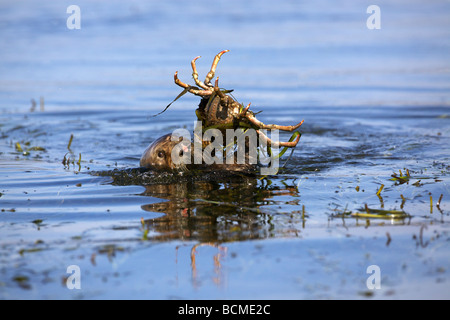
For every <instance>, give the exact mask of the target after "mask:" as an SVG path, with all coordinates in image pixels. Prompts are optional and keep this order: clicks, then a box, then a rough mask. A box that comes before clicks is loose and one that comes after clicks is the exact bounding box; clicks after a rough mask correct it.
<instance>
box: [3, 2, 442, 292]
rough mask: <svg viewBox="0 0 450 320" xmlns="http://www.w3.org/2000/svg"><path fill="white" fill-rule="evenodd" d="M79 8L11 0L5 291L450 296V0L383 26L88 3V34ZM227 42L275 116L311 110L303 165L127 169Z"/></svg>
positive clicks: (300, 7)
mask: <svg viewBox="0 0 450 320" xmlns="http://www.w3.org/2000/svg"><path fill="white" fill-rule="evenodd" d="M70 4H71V3H66V2H64V1H62V2H48V3H35V2H31V1H22V2H15V3H2V4H0V7H1V10H0V29H1V32H0V39H1V40H2V43H3V44H4V45H3V46H2V48H1V49H0V58H1V61H2V63H1V64H0V101H1V103H0V177H1V183H0V209H1V212H0V297H1V298H2V299H21V298H25V299H28V298H38V299H44V298H62V299H72V298H75V299H80V298H81V299H92V298H121V299H123V298H151V299H177V298H182V299H188V298H194V299H203V298H207V299H211V298H213V299H214V298H218V299H224V298H230V299H249V298H250V299H251V298H255V299H273V298H275V299H308V298H362V299H364V298H378V299H384V298H405V297H406V298H445V299H448V298H449V292H450V291H449V290H448V282H449V281H450V277H449V258H448V257H449V254H450V250H449V249H450V248H449V240H450V235H449V231H450V228H449V222H448V216H449V199H450V192H449V191H450V190H449V188H450V187H449V182H450V180H449V170H450V167H449V147H448V146H449V145H450V122H449V117H450V108H449V105H450V95H449V92H450V64H449V62H448V61H450V59H449V58H450V25H449V24H450V20H448V14H449V13H450V5H449V3H448V2H445V1H434V2H432V3H427V4H425V3H421V2H419V1H413V2H411V1H397V2H395V4H392V3H388V2H380V3H378V5H379V6H380V8H381V13H382V15H381V19H382V20H381V29H380V30H368V29H367V27H366V19H367V18H368V16H369V14H367V13H366V9H367V6H368V4H367V3H365V2H363V1H360V2H354V1H348V2H347V1H340V2H339V4H336V3H335V2H332V1H329V2H328V1H327V2H324V3H321V4H318V3H315V2H311V3H309V4H305V3H301V2H294V1H278V2H276V3H274V2H269V1H258V2H256V1H254V2H252V1H250V2H245V3H242V2H240V1H227V2H225V1H217V2H212V3H211V2H208V3H206V2H197V3H191V2H189V3H187V2H173V1H171V2H168V1H164V2H162V1H155V2H153V1H148V2H145V3H143V2H137V1H136V2H135V1H132V2H126V3H125V2H119V1H108V2H102V1H89V2H87V1H86V2H85V1H78V6H79V7H80V9H81V29H79V30H69V29H68V28H67V26H66V20H67V18H68V16H69V14H67V13H66V9H67V7H68V6H69V5H70ZM223 49H230V52H229V53H227V54H225V55H224V56H223V57H222V59H221V61H220V63H219V66H218V68H217V75H219V76H220V83H221V86H223V87H224V88H227V89H234V92H233V95H234V96H235V97H236V98H237V99H238V101H240V102H241V101H242V102H243V103H245V104H246V103H248V102H251V103H252V107H251V108H252V110H254V111H260V110H261V111H263V112H262V113H260V114H258V119H260V120H262V121H263V122H266V123H279V124H295V123H297V122H299V121H300V120H302V119H304V120H305V123H304V125H303V126H302V127H301V128H300V131H301V133H302V138H301V140H300V143H299V145H298V146H297V148H296V149H295V151H294V153H293V154H292V157H291V158H290V160H289V161H288V162H287V163H286V166H285V168H283V170H281V172H280V173H279V174H278V175H277V176H273V177H268V178H267V179H264V180H260V179H258V178H245V179H244V178H243V179H238V180H236V179H226V178H223V179H217V180H215V181H214V180H211V179H206V180H204V181H188V180H183V181H178V182H177V183H143V182H142V181H140V182H137V181H136V180H133V179H124V177H125V176H127V175H128V174H129V173H130V172H132V169H133V168H137V167H138V165H139V158H140V155H141V153H142V152H143V150H144V149H145V148H146V146H147V145H148V144H149V143H150V142H152V141H153V140H154V139H156V138H158V137H160V136H161V135H163V134H166V133H170V132H172V131H173V130H174V129H177V128H188V129H193V126H194V120H195V113H194V111H195V109H196V107H197V105H198V102H199V99H198V97H194V96H188V95H185V96H183V97H182V98H180V99H179V100H177V101H176V102H175V103H174V104H173V105H172V106H171V107H170V108H169V109H168V110H167V111H166V112H165V113H163V114H161V115H159V116H158V117H156V118H152V117H151V115H152V114H155V113H157V112H159V111H161V110H162V109H163V108H164V107H165V106H166V105H167V104H168V103H169V102H170V101H172V100H173V99H174V98H175V97H176V96H177V95H178V94H179V93H180V91H181V88H179V87H177V86H176V85H175V84H174V83H173V74H174V72H175V71H178V74H179V77H180V78H181V79H182V80H183V81H185V82H188V83H191V82H192V79H191V72H192V71H191V70H190V61H191V59H192V58H194V57H196V56H198V55H201V56H202V58H201V59H199V60H197V66H198V69H199V73H200V75H204V74H206V72H207V71H208V68H209V67H210V65H211V61H212V59H213V57H214V55H215V54H217V53H218V52H219V51H221V50H223ZM32 101H34V102H32ZM71 136H73V139H72V140H71V143H70V146H69V140H70V139H71ZM289 137H290V134H287V133H282V134H281V136H280V140H287V139H289ZM286 160H287V156H284V157H283V158H282V163H284V161H286ZM400 171H401V173H402V175H403V176H406V172H409V174H410V175H409V177H406V178H403V179H400V180H399V179H397V180H395V179H393V178H392V175H394V174H395V175H397V176H399V175H400ZM382 186H383V188H382V189H380V188H381V187H382ZM380 190H381V191H380ZM378 191H379V192H378ZM377 192H378V194H377ZM377 210H378V211H377ZM392 215H393V217H394V218H392ZM70 265H76V266H79V267H80V270H81V289H73V290H70V289H68V288H67V286H66V279H67V277H69V276H70V273H68V272H67V267H68V266H70ZM370 265H377V266H379V267H380V270H381V289H375V290H373V289H370V288H368V286H367V285H366V280H367V279H368V277H369V276H370V274H369V273H367V268H368V266H370Z"/></svg>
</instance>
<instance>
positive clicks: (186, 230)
mask: <svg viewBox="0 0 450 320" xmlns="http://www.w3.org/2000/svg"><path fill="white" fill-rule="evenodd" d="M261 184H263V183H262V182H261V181H258V180H257V179H256V178H252V177H241V178H240V179H236V180H228V181H226V182H224V181H222V182H220V183H219V182H211V181H207V182H200V181H195V182H183V183H176V184H154V185H148V186H145V188H146V190H145V192H144V193H143V194H142V195H145V196H152V197H157V198H162V199H165V200H168V201H164V202H158V203H152V204H148V205H144V206H142V209H143V210H146V211H151V212H162V213H165V215H164V216H162V217H158V218H154V219H148V220H145V221H144V222H145V227H146V228H148V229H151V230H152V231H154V232H156V233H157V235H156V236H155V237H153V238H156V239H161V240H168V239H186V240H188V239H193V240H198V241H201V242H211V241H220V242H223V241H232V240H243V239H257V238H266V237H268V236H270V235H271V232H272V230H273V228H274V226H273V225H272V223H271V214H270V212H269V210H268V209H266V208H261V206H262V205H267V204H269V203H270V204H271V203H272V202H273V201H271V200H270V198H272V197H273V196H274V195H275V194H276V195H279V194H280V191H279V189H280V188H278V187H270V188H268V186H267V185H266V186H264V185H261ZM274 190H276V191H275V193H274ZM283 190H284V191H282V192H281V193H284V192H286V191H287V192H288V193H292V192H296V191H294V190H286V189H283ZM148 229H147V230H148Z"/></svg>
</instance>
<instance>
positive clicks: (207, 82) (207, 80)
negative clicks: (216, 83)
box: [204, 50, 230, 86]
mask: <svg viewBox="0 0 450 320" xmlns="http://www.w3.org/2000/svg"><path fill="white" fill-rule="evenodd" d="M228 51H230V50H223V51H221V52H219V53H218V54H217V55H216V56H215V57H214V60H213V63H212V65H211V70H210V71H209V72H208V74H207V75H206V78H205V82H204V84H205V85H207V86H208V85H211V79H212V78H214V74H215V72H216V67H217V64H218V63H219V60H220V57H222V55H223V54H224V53H226V52H228Z"/></svg>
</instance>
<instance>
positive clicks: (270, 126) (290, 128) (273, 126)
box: [244, 113, 304, 131]
mask: <svg viewBox="0 0 450 320" xmlns="http://www.w3.org/2000/svg"><path fill="white" fill-rule="evenodd" d="M244 116H245V117H246V118H247V119H248V120H249V121H250V122H251V123H253V124H254V125H255V126H257V127H258V128H259V129H278V130H283V131H294V130H295V129H297V128H298V127H300V126H301V125H302V124H303V121H304V120H302V121H300V123H298V124H296V125H295V126H281V125H278V124H264V123H262V122H261V121H259V120H258V119H256V118H255V116H253V115H252V114H250V113H246V114H245V115H244Z"/></svg>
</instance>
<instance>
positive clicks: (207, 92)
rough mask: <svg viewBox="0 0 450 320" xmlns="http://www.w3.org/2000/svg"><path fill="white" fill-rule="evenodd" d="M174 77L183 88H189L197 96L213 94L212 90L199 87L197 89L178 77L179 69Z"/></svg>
mask: <svg viewBox="0 0 450 320" xmlns="http://www.w3.org/2000/svg"><path fill="white" fill-rule="evenodd" d="M173 79H174V81H175V83H176V84H177V85H179V86H180V87H182V88H185V89H187V91H189V92H190V93H192V94H195V95H197V96H209V95H211V94H212V91H211V90H199V89H198V88H197V89H196V87H192V86H190V85H188V84H186V83H184V82H182V81H181V80H180V79H178V71H176V72H175V74H174V76H173Z"/></svg>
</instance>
